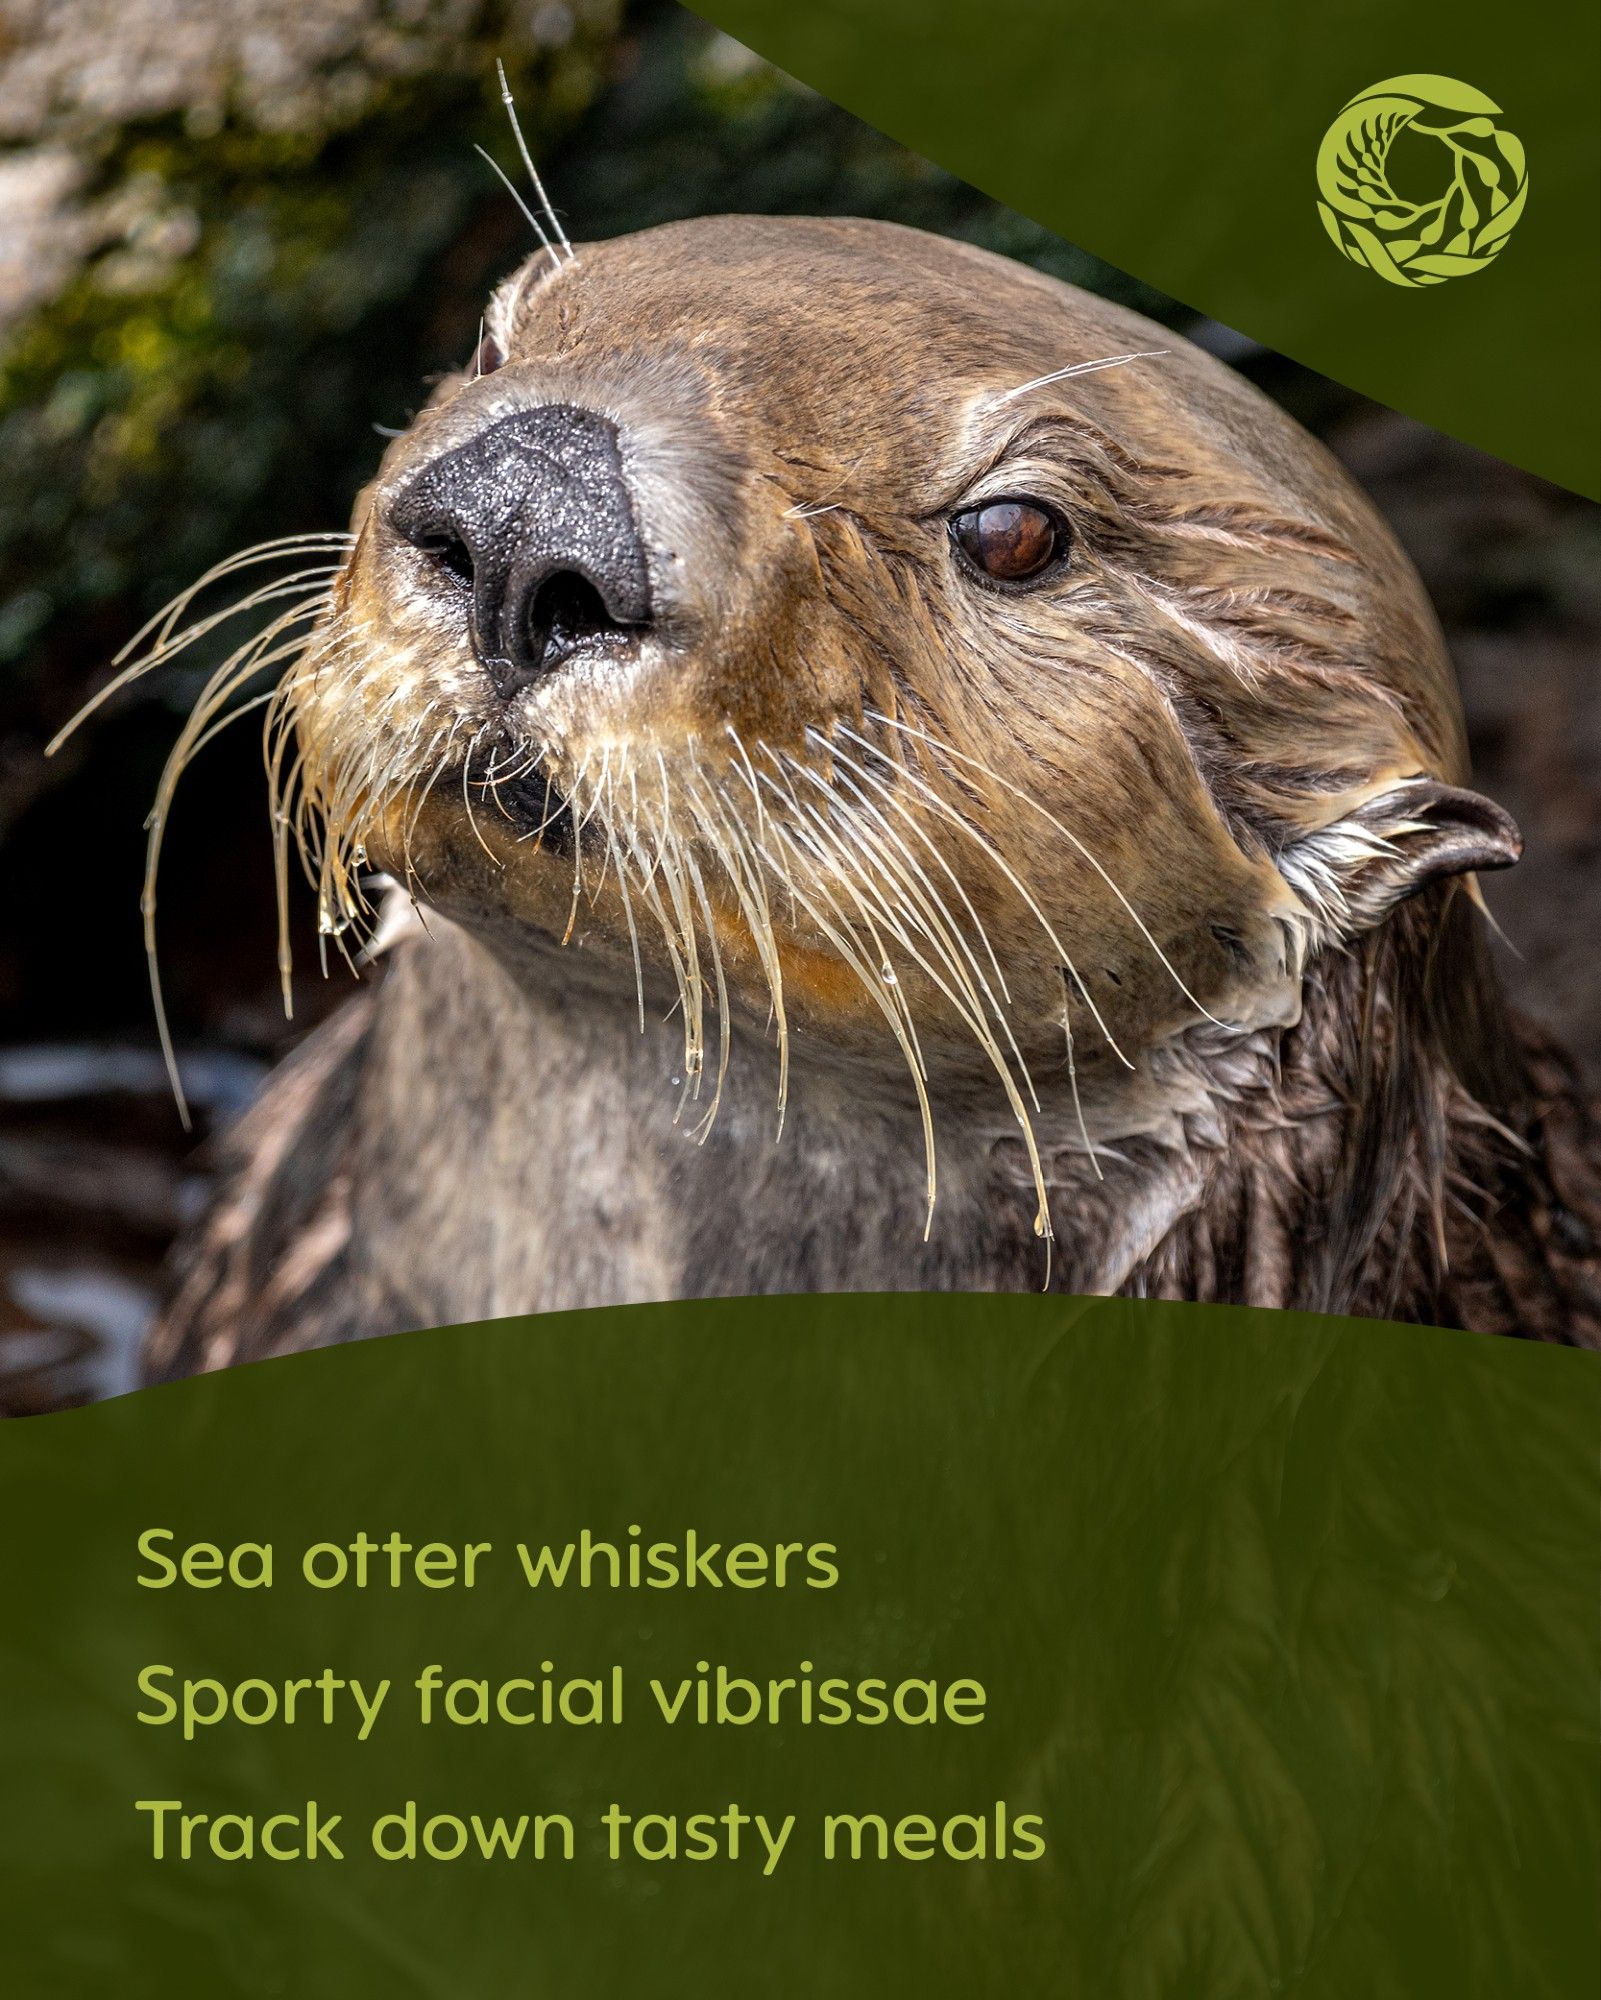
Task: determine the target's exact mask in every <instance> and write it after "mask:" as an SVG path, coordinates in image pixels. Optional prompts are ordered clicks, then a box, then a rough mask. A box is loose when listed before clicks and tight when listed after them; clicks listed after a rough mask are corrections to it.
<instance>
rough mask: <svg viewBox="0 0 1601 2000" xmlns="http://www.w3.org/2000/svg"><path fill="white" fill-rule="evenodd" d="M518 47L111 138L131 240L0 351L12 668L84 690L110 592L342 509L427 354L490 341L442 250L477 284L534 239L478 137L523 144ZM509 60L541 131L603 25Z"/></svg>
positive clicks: (146, 587) (6, 626) (201, 564)
mask: <svg viewBox="0 0 1601 2000" xmlns="http://www.w3.org/2000/svg"><path fill="white" fill-rule="evenodd" d="M497 52H498V50H497V46H496V45H495V44H494V43H492V42H491V43H487V44H486V45H485V47H484V49H483V51H482V61H481V63H479V64H478V65H477V66H476V67H477V71H478V73H477V74H476V75H473V74H470V73H469V74H460V73H454V72H452V73H447V74H433V75H425V76H419V77H415V78H406V79H400V80H395V81H392V82H390V83H388V84H387V85H386V86H385V87H384V88H383V89H382V90H381V91H380V92H379V93H378V94H377V98H376V102H375V103H373V104H371V105H370V106H369V107H368V108H367V109H366V112H365V115H364V116H363V118H362V121H361V123H360V124H359V125H358V126H356V127H355V128H354V129H351V130H348V131H343V132H335V133H333V134H328V133H325V132H323V131H320V130H318V131H311V132H297V131H285V132H269V131H258V130H251V129H234V128H231V127H225V128H224V129H222V130H220V131H217V132H215V133H211V134H208V135H205V136H197V135H195V134H194V133H192V132H190V131H189V130H187V129H186V127H185V124H184V121H183V120H182V119H181V118H178V117H172V118H168V119H163V120H161V121H159V122H157V123H154V124H150V125H143V126H140V127H137V128H131V129H128V130H124V131H122V132H120V133H117V134H115V135H113V136H112V137H110V138H109V139H108V140H107V141H105V142H104V143H103V145H102V147H101V149H100V155H99V157H98V159H97V160H96V162H95V164H94V169H93V180H92V182H91V185H90V187H89V189H88V191H87V192H88V195H89V197H90V198H91V199H92V198H93V196H94V195H95V193H96V192H97V190H98V191H100V192H102V193H106V194H110V193H112V192H113V191H114V194H115V199H116V201H117V202H118V204H119V205H120V206H121V208H122V209H123V210H124V211H125V212H126V216H127V219H126V222H125V224H124V227H123V230H122V232H121V236H120V238H119V240H117V241H116V242H114V243H113V244H112V245H111V246H110V247H109V248H107V249H105V250H104V251H103V252H102V253H101V254H100V255H98V256H96V257H94V258H92V259H91V260H90V261H89V262H87V263H86V264H85V266H84V267H83V268H82V269H81V270H80V271H79V273H78V274H77V275H76V277H74V278H73V279H72V280H71V282H70V283H69V284H68V285H67V287H66V289H65V290H64V291H63V292H62V293H61V295H60V296H59V297H57V298H56V299H55V300H54V301H52V302H51V303H50V304H48V305H47V306H45V307H44V308H42V309H41V310H39V311H37V312H36V313H35V314H34V315H33V316H32V318H31V320H30V321H29V322H27V323H26V324H25V325H24V326H23V327H22V329H21V330H20V331H19V332H18V333H17V334H15V335H14V337H13V339H12V341H11V343H10V345H9V351H8V352H7V353H6V354H5V356H4V360H3V363H0V459H3V462H4V463H5V465H6V467H7V475H8V477H7V488H8V491H7V498H6V504H5V507H4V510H3V513H0V579H3V582H0V667H7V668H10V669H11V670H12V671H13V672H19V673H20V674H22V675H23V676H24V677H25V678H29V679H37V678H39V677H41V676H49V677H50V679H51V680H52V681H55V682H57V683H59V682H60V681H62V680H65V682H66V683H67V684H68V685H69V686H70V685H73V684H75V683H76V682H77V679H78V673H77V672H76V671H75V669H76V668H77V667H78V666H79V665H80V663H79V662H78V661H77V660H75V659H73V658H71V657H68V658H67V659H63V658H62V651H63V649H66V650H67V651H68V653H69V654H70V652H71V649H72V648H73V647H74V644H75V642H77V641H79V640H80V639H81V638H82V636H83V635H84V633H85V628H86V627H88V628H89V630H91V631H95V632H98V631H100V630H102V629H103V623H102V621H101V620H98V619H96V618H95V616H94V614H95V612H96V610H97V608H99V607H102V606H105V605H108V604H117V603H119V602H120V601H122V600H125V599H126V600H128V611H127V615H128V616H129V617H130V618H131V617H133V616H134V615H135V614H136V613H143V612H144V611H147V610H148V609H150V608H153V607H154V605H155V604H159V603H160V602H162V601H164V599H165V598H166V597H167V596H168V595H170V594H171V592H172V591H173V590H175V589H176V588H178V587H179V586H180V585H181V584H182V583H183V582H185V581H187V580H188V579H189V578H190V577H191V576H192V575H194V574H195V573H196V572H197V571H199V570H202V569H204V568H205V567H206V566H207V565H208V564H209V563H210V562H212V561H213V560H215V559H216V558H217V557H218V556H219V555H221V554H224V553H226V552H227V550H228V549H229V548H230V547H232V546H235V545H236V544H237V543H238V542H239V541H241V540H244V539H248V538H250V537H251V536H252V535H254V534H256V533H266V532H272V531H275V530H276V531H279V532H282V531H287V530H289V529H292V528H295V527H299V526H325V525H342V521H343V515H344V512H345V511H346V510H347V509H348V505H349V498H350V492H351V489H352V485H353V481H354V479H356V478H359V471H358V467H359V465H360V462H361V461H362V459H363V458H364V457H365V458H367V459H370V457H371V455H372V454H371V449H370V447H371V429H370V426H371V424H372V423H373V422H374V421H375V420H376V419H377V418H378V416H379V415H384V416H391V417H392V416H393V414H394V412H395V409H396V407H397V405H399V404H400V403H401V402H402V401H403V400H404V398H405V397H406V396H407V395H408V394H410V393H411V392H412V391H413V390H414V388H415V385H416V382H417V375H418V362H419V359H420V357H422V356H424V355H438V357H439V358H438V359H436V360H435V361H434V364H433V365H435V366H442V365H444V360H445V359H446V358H447V356H446V354H445V353H444V352H442V350H445V349H447V348H448V350H449V354H448V358H450V359H454V358H455V355H456V354H457V353H459V352H460V351H461V349H462V348H463V346H464V345H465V346H467V347H470V345H471V342H472V340H473V339H474V338H475V337H476V334H475V329H476V324H477V307H476V304H474V303H473V302H472V301H471V299H470V298H469V297H467V296H464V295H462V294H461V291H460V288H457V287H452V286H450V285H449V284H448V283H442V282H440V266H441V264H442V263H443V262H446V261H448V260H449V258H450V257H451V256H452V254H453V253H460V252H461V251H462V249H463V238H464V237H466V238H468V242H467V245H466V253H465V261H466V264H467V266H468V278H469V282H470V281H471V279H472V278H473V277H476V276H477V275H479V274H478V271H477V270H476V269H475V268H474V267H476V266H485V267H493V266H494V265H495V264H497V263H498V262H499V261H500V260H501V259H502V257H504V256H509V255H510V254H512V241H511V239H512V237H513V235H514V227H513V221H508V220H506V219H505V218H504V217H502V216H500V215H499V213H498V210H499V208H500V206H501V205H502V204H503V203H504V197H500V198H499V201H497V200H496V198H495V195H494V193H493V190H494V186H495V184H494V182H493V180H492V178H491V177H490V175H489V174H488V170H487V169H486V168H485V166H484V165H483V162H482V161H481V160H480V159H479V158H478V156H477V155H476V154H475V152H474V151H473V145H474V143H475V142H476V143H480V144H484V145H488V146H494V147H497V148H502V149H503V148H504V145H505V140H506V131H505V120H504V112H503V110H502V108H501V105H500V102H499V96H498V89H497V87H496V85H495V82H494V75H493V60H492V59H493V57H494V55H495V54H496V53H497ZM509 54H510V56H511V57H512V58H513V59H514V60H513V61H512V63H511V64H510V66H511V67H512V70H513V78H514V87H515V88H516V89H517V92H518V96H519V99H520V101H522V102H523V103H524V104H525V105H529V106H532V107H537V110H536V112H535V117H536V121H537V127H538V129H541V130H548V129H549V128H550V127H551V126H552V125H553V124H562V123H567V122H569V121H570V120H571V118H572V117H573V115H574V114H575V112H576V111H577V110H578V108H579V107H580V106H581V104H582V103H583V102H584V101H585V100H586V99H587V98H588V97H589V95H590V94H591V92H592V90H593V88H594V86H595V83H596V81H597V70H596V61H597V57H598V54H599V51H598V50H597V49H596V48H595V47H594V45H593V42H592V40H582V39H581V40H578V41H575V42H573V43H570V44H569V45H568V47H566V48H565V49H563V50H562V51H560V52H559V53H558V54H555V55H552V56H550V57H548V58H546V59H543V60H539V61H536V62H534V63H530V61H529V60H528V55H527V51H526V50H521V49H515V48H514V49H511V50H510V51H509ZM505 206H507V207H509V204H505ZM475 224H476V225H478V234H479V237H480V238H481V239H482V240H481V242H480V243H478V244H476V245H475V244H474V242H473V241H472V232H473V230H474V226H475ZM174 238H177V239H178V242H179V246H180V254H177V255H171V254H163V249H164V248H165V247H167V246H170V245H171V243H172V241H173V239H174ZM475 250H476V254H474V252H475ZM419 306H420V307H421V308H422V310H421V311H420V312H419V310H418V308H419ZM63 669H65V672H64V673H63V672H62V670H63ZM13 699H14V700H15V695H14V696H13ZM55 706H56V704H54V703H47V707H48V708H54V707H55Z"/></svg>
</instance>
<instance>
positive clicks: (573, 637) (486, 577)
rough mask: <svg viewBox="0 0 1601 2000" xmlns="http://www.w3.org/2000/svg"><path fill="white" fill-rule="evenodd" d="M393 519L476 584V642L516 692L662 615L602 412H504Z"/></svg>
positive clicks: (395, 505)
mask: <svg viewBox="0 0 1601 2000" xmlns="http://www.w3.org/2000/svg"><path fill="white" fill-rule="evenodd" d="M389 519H390V522H391V523H392V525H393V526H394V527H395V529H396V530H397V532H398V533H400V534H402V535H404V536H405V538H406V540H407V541H408V542H411V543H413V544H414V545H415V546H416V547H417V548H419V549H423V550H426V551H427V552H428V553H429V554H430V555H433V556H435V557H437V558H438V559H439V560H440V561H441V562H442V563H444V564H445V566H446V567H447V568H448V569H450V570H451V571H452V572H453V573H454V574H455V576H456V577H457V578H458V579H459V581H460V582H461V583H462V584H463V585H464V586H465V587H467V588H469V589H470V590H471V592H472V629H473V641H474V644H475V645H476V647H477V649H478V653H479V656H480V657H481V658H482V660H483V661H484V664H485V665H486V666H487V667H488V668H489V671H490V673H491V674H492V675H493V676H494V678H495V684H496V686H497V687H498V688H499V689H500V690H501V692H502V693H503V694H510V693H513V692H514V691H515V690H516V689H517V688H519V687H521V686H523V685H525V684H526V683H527V682H528V681H530V680H533V679H535V678H537V677H538V676H539V675H540V674H544V673H549V672H551V671H552V670H553V669H554V668H556V667H558V666H560V665H561V663H562V661H563V660H565V659H566V658H567V657H568V656H569V655H570V654H571V653H573V652H574V651H575V650H577V649H578V648H580V647H581V646H583V645H584V644H585V643H586V642H594V641H595V640H597V639H604V638H605V637H606V636H615V635H617V634H618V633H624V632H629V631H636V630H637V629H638V628H639V627H640V626H642V625H644V624H646V623H647V622H648V620H649V617H650V578H649V572H648V570H647V568H646V563H645V549H644V544H643V543H642V542H641V540H640V537H639V527H638V524H637V523H636V522H635V520H634V510H633V508H632V506H631V505H630V503H629V498H628V489H627V487H626V486H625V484H624V482H623V467H622V460H621V458H620V457H619V456H618V451H617V432H616V429H615V427H614V426H613V425H612V424H610V423H608V422H607V420H606V419H605V418H604V417H602V416H597V415H596V413H595V412H594V411H593V410H578V409H572V408H569V407H568V406H567V405H566V404H560V403H554V404H550V405H547V406H546V407H544V408H541V409H536V410H522V411H519V412H518V414H517V415H516V416H511V417H502V418H501V419H500V421H499V422H498V423H494V424H491V425H490V426H489V428H488V429H487V430H484V431H481V432H480V433H479V434H478V436H477V437H475V438H472V439H470V440H469V441H468V442H467V443H466V444H464V445H460V446H458V447H457V449H456V450H455V451H452V452H447V453H446V455H445V456H444V457H443V458H439V459H436V460H435V461H434V463H433V464H432V465H430V466H427V467H426V468H425V469H424V470H423V471H422V472H419V473H418V474H417V475H416V477H415V478H414V479H412V480H410V481H409V482H408V483H407V484H406V485H405V486H403V487H402V488H401V490H400V492H399V493H397V494H396V495H395V498H394V500H393V501H392V502H391V503H390V507H389Z"/></svg>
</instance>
